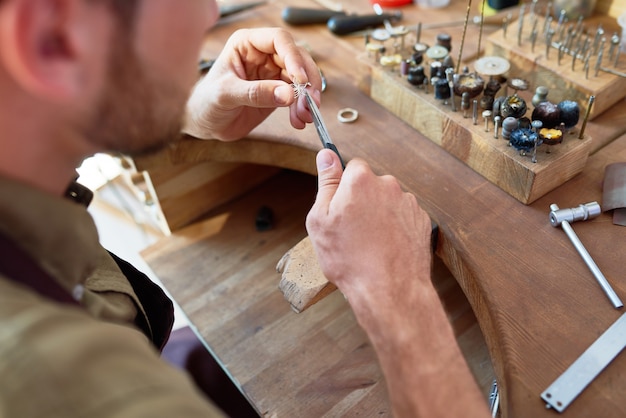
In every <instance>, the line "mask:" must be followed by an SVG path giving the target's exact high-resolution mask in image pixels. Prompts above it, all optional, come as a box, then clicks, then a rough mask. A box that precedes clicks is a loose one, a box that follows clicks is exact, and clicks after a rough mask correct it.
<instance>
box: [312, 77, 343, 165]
mask: <svg viewBox="0 0 626 418" xmlns="http://www.w3.org/2000/svg"><path fill="white" fill-rule="evenodd" d="M301 91H302V94H304V97H305V99H306V102H307V104H308V105H309V109H310V110H311V115H312V116H313V124H314V125H315V129H316V130H317V134H318V135H319V137H320V140H321V141H322V144H323V145H324V148H327V149H330V150H332V151H334V152H335V154H337V156H338V157H339V161H341V167H342V168H344V169H345V168H346V166H345V164H344V163H343V158H341V154H339V151H338V150H337V147H336V146H335V144H334V143H333V141H332V140H331V139H330V135H329V134H328V129H327V128H326V124H325V123H324V120H323V119H322V114H321V113H320V109H319V107H317V105H316V104H315V101H313V98H312V97H311V95H310V94H309V92H308V91H307V90H306V88H303V89H302V90H301Z"/></svg>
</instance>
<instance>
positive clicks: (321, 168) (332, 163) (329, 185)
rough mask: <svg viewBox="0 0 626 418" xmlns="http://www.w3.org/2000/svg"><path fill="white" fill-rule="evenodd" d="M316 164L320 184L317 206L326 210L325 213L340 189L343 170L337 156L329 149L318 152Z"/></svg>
mask: <svg viewBox="0 0 626 418" xmlns="http://www.w3.org/2000/svg"><path fill="white" fill-rule="evenodd" d="M315 162H316V164H317V182H318V191H317V198H316V199H315V206H320V207H321V208H325V209H324V211H325V212H327V210H328V207H329V206H330V202H331V200H332V199H333V197H334V196H335V192H336V191H337V188H338V187H339V183H340V181H341V176H342V174H343V169H342V167H341V161H339V157H338V156H337V154H335V153H334V152H333V151H331V150H329V149H323V150H321V151H320V152H318V153H317V158H316V160H315Z"/></svg>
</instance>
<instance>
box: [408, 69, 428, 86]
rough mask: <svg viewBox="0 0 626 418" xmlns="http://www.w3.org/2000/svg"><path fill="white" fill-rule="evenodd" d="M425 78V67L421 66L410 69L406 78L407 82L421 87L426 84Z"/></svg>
mask: <svg viewBox="0 0 626 418" xmlns="http://www.w3.org/2000/svg"><path fill="white" fill-rule="evenodd" d="M425 78H426V74H424V67H422V66H421V65H418V66H417V67H411V68H409V74H408V75H407V77H406V79H407V81H408V82H409V83H410V84H412V85H414V86H421V85H422V84H424V79H425Z"/></svg>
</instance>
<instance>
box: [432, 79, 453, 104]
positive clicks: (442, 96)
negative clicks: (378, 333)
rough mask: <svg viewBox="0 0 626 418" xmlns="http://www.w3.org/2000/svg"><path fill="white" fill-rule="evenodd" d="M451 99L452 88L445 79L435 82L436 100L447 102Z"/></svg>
mask: <svg viewBox="0 0 626 418" xmlns="http://www.w3.org/2000/svg"><path fill="white" fill-rule="evenodd" d="M449 98H450V86H449V85H448V81H447V80H446V79H445V78H440V79H438V80H437V81H436V82H435V99H439V100H446V99H449Z"/></svg>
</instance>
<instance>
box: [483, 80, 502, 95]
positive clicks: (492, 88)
mask: <svg viewBox="0 0 626 418" xmlns="http://www.w3.org/2000/svg"><path fill="white" fill-rule="evenodd" d="M501 87H502V86H501V85H500V83H498V82H497V81H496V80H494V79H493V78H492V79H490V80H489V81H488V82H487V85H486V86H485V96H492V97H495V96H496V93H497V92H498V90H500V88H501Z"/></svg>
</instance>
